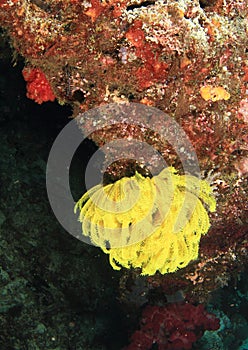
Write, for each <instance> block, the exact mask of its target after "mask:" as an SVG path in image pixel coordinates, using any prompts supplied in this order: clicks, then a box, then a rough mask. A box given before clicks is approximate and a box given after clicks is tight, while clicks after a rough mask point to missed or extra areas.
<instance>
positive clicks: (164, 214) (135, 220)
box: [74, 167, 216, 275]
mask: <svg viewBox="0 0 248 350" xmlns="http://www.w3.org/2000/svg"><path fill="white" fill-rule="evenodd" d="M99 186H100V187H101V185H98V186H95V187H93V188H92V189H91V190H90V191H88V192H87V193H86V194H84V195H83V196H82V198H81V199H80V200H79V201H78V203H77V204H76V205H75V208H74V211H77V210H79V211H80V216H79V220H80V221H81V222H82V228H83V234H84V235H86V236H89V237H90V238H91V240H92V242H93V243H94V244H97V245H98V246H100V247H101V248H102V250H103V251H104V252H105V253H106V254H109V260H110V264H111V266H112V267H113V268H114V269H116V270H120V268H121V266H123V267H125V268H131V267H132V268H140V269H141V274H143V275H153V274H155V273H156V272H157V271H159V272H160V273H163V274H164V273H169V272H174V271H176V270H177V269H179V268H183V267H185V266H187V265H188V264H189V262H190V261H191V260H193V259H196V258H197V256H198V248H199V242H200V238H201V235H204V234H206V233H207V231H208V229H209V227H210V221H209V217H208V212H207V210H206V208H205V207H204V204H205V205H207V206H208V207H209V210H210V211H214V210H215V207H216V201H215V198H214V196H213V193H212V189H211V187H210V185H209V184H208V183H207V182H206V181H204V180H200V179H198V178H196V177H194V176H191V175H182V176H181V175H178V174H177V172H176V170H175V169H174V168H173V167H170V168H166V169H164V170H163V171H162V172H161V173H160V174H158V175H157V176H154V177H153V178H149V177H146V178H145V177H143V176H142V175H141V174H139V173H138V172H136V173H135V175H134V176H132V177H131V178H122V179H120V180H118V181H116V182H115V183H113V184H110V185H107V186H106V187H105V191H104V193H105V194H107V196H109V198H110V199H111V200H113V206H110V207H108V208H107V207H106V210H105V209H104V203H105V202H104V200H103V199H102V195H103V192H100V191H102V190H101V189H100V187H99ZM136 190H138V192H137V193H138V195H137V193H136ZM123 194H124V195H123ZM93 199H94V201H93ZM123 201H125V205H122V202H123ZM99 203H101V205H100V207H99V206H98V204H99ZM127 204H128V205H127ZM111 208H112V209H111ZM178 220H179V221H178ZM177 222H179V224H180V225H179V231H178V232H177V231H176V232H175V231H174V227H175V225H176V223H177ZM106 242H108V245H109V246H110V248H108V249H107V248H106Z"/></svg>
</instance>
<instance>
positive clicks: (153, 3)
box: [127, 0, 155, 11]
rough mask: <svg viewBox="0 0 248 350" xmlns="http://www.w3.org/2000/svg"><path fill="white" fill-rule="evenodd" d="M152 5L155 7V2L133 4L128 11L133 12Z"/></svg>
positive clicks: (128, 7)
mask: <svg viewBox="0 0 248 350" xmlns="http://www.w3.org/2000/svg"><path fill="white" fill-rule="evenodd" d="M151 5H155V1H149V0H147V1H142V2H141V3H140V4H132V5H129V6H127V11H133V10H135V9H140V8H141V7H148V6H151Z"/></svg>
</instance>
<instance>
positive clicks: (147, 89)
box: [0, 0, 248, 350]
mask: <svg viewBox="0 0 248 350" xmlns="http://www.w3.org/2000/svg"><path fill="white" fill-rule="evenodd" d="M0 24H1V26H2V27H3V28H4V30H5V32H6V35H8V36H9V38H10V42H11V46H12V48H13V50H14V51H15V52H17V53H18V54H20V55H21V56H23V57H24V58H25V68H24V69H23V77H24V79H25V81H26V82H27V97H28V98H30V99H33V100H34V101H35V102H37V103H39V104H41V103H43V102H46V101H54V100H55V98H56V99H57V101H58V102H59V103H60V104H64V103H67V104H70V105H71V106H72V108H73V116H75V117H76V116H78V115H79V114H80V113H83V112H85V111H88V110H90V109H91V108H94V107H98V106H101V105H105V104H109V103H113V102H115V103H123V102H125V103H129V102H135V103H139V104H143V105H146V106H150V107H156V108H158V109H160V110H161V111H163V112H165V113H167V114H168V115H169V116H170V117H171V118H173V119H174V120H175V121H176V122H177V123H178V124H179V125H180V126H181V127H182V128H183V130H184V131H185V132H186V134H187V135H188V137H189V139H190V142H191V144H192V145H193V147H194V150H195V152H196V154H197V157H198V160H199V165H200V168H201V171H202V174H203V177H204V180H198V179H197V178H194V176H193V175H192V181H191V182H190V183H191V184H194V183H197V182H198V185H199V187H200V191H199V193H194V186H193V185H192V187H188V186H187V185H186V184H185V183H184V180H185V179H184V175H183V174H182V173H181V170H182V169H180V164H179V162H178V159H177V157H176V155H175V153H174V152H173V150H172V149H171V148H170V146H168V145H165V144H164V143H163V142H162V141H161V139H160V138H159V135H158V134H157V133H156V132H153V131H149V130H147V129H144V128H139V127H137V125H125V124H123V123H120V124H119V125H116V124H115V125H112V126H109V127H106V128H104V129H102V130H98V131H96V132H93V133H92V134H91V135H90V137H91V139H92V140H93V141H94V142H95V143H96V145H97V146H99V147H101V146H102V145H104V144H105V143H106V142H109V141H111V140H114V139H115V138H116V137H117V136H118V137H120V136H121V137H123V138H124V139H126V140H131V139H138V140H140V141H143V142H146V143H148V144H149V145H151V146H153V147H154V148H156V149H157V150H158V151H159V152H160V154H162V156H163V157H164V159H165V160H166V162H167V164H169V166H170V168H168V169H167V170H165V171H162V172H160V173H158V174H157V176H154V177H150V176H148V175H147V174H146V172H145V170H144V169H142V167H141V166H140V164H137V162H135V161H129V160H127V159H126V160H123V161H122V162H121V161H120V162H117V163H115V164H112V165H110V166H109V167H108V168H107V169H106V174H105V177H106V178H107V179H108V181H106V186H105V187H104V188H105V190H104V194H109V196H110V197H111V196H112V197H111V198H112V200H113V201H114V202H116V203H118V201H119V198H121V196H122V193H123V191H124V190H123V188H124V185H125V186H126V188H130V192H131V188H133V187H135V186H136V187H139V188H140V189H141V197H140V201H139V202H138V203H137V208H135V209H137V215H136V213H134V212H132V210H130V211H129V212H128V215H129V218H128V219H127V218H126V217H125V215H124V214H123V216H122V215H120V216H119V217H117V216H116V215H114V214H112V215H111V213H110V214H108V215H107V214H106V213H105V212H104V210H102V211H101V210H100V209H99V208H97V207H96V205H95V204H96V202H94V203H93V202H92V200H91V199H90V197H89V195H90V194H91V195H93V196H95V197H96V198H97V200H98V201H100V202H101V198H102V197H101V196H102V195H103V192H102V193H100V192H99V188H98V187H97V186H96V187H94V188H93V189H92V190H91V191H89V192H87V193H86V194H84V195H83V197H82V198H81V199H80V200H79V202H78V203H77V204H76V208H75V209H78V210H79V212H80V217H79V219H80V221H81V222H82V227H83V233H84V234H85V235H88V236H89V237H90V238H91V239H92V241H93V242H95V243H96V244H97V245H98V246H100V247H101V248H102V250H103V251H105V252H106V254H108V255H109V258H110V262H111V265H112V266H113V268H115V269H120V268H121V267H122V269H121V271H123V276H127V275H129V274H130V275H129V276H130V278H131V279H132V280H133V284H135V280H136V279H137V278H138V277H139V276H140V274H143V275H146V277H145V278H147V281H148V282H149V288H150V289H156V288H159V289H160V290H162V291H163V293H166V294H167V295H168V294H170V295H173V294H174V293H176V292H177V291H178V290H182V291H183V292H184V296H185V299H184V301H183V302H181V303H176V302H174V303H172V304H164V305H161V304H160V305H153V306H151V305H148V306H147V307H146V308H145V309H144V310H143V314H142V317H141V325H140V330H138V331H136V332H135V333H134V335H133V336H132V338H131V344H130V345H129V347H128V348H127V349H129V350H131V349H132V350H134V349H143V350H145V349H148V350H149V349H151V348H152V346H153V344H157V345H156V346H157V347H158V349H160V350H161V349H190V348H191V346H192V344H193V343H194V342H195V341H196V340H197V339H199V338H200V337H201V336H202V334H203V331H204V330H206V329H208V330H214V329H217V328H218V321H217V319H216V318H215V316H214V315H211V314H209V313H207V311H205V310H204V307H203V306H202V305H201V304H200V305H197V306H195V305H193V304H194V303H197V304H199V303H204V302H206V301H207V298H208V295H209V292H211V291H213V290H215V289H216V288H218V287H221V286H222V285H223V281H222V279H223V278H225V281H228V280H229V279H230V278H232V277H233V278H235V277H237V276H238V274H239V273H240V272H241V271H242V269H243V268H244V266H245V264H247V248H248V239H247V238H248V237H247V231H248V222H247V217H248V215H247V214H248V204H247V189H248V185H247V184H248V182H247V176H248V57H247V45H248V3H247V1H246V0H244V1H233V0H226V1H218V0H210V1H203V0H202V1H201V0H199V1H198V0H180V1H170V0H168V1H162V0H156V1H141V0H120V1H114V0H109V1H105V0H103V1H99V0H89V1H82V0H63V1H62V0H61V1H58V0H46V1H40V0H30V1H28V0H0ZM82 116H83V114H82ZM94 122H95V121H94V120H92V119H90V118H89V119H87V118H86V119H85V120H84V121H83V123H84V129H85V130H86V131H87V128H88V129H89V130H90V126H91V125H92V124H93V123H94ZM110 122H111V120H110ZM155 122H156V123H157V129H156V130H160V128H162V126H163V120H156V121H155ZM110 124H111V123H110ZM175 169H177V170H175ZM166 172H167V173H166ZM168 172H170V175H171V176H172V177H173V179H174V180H175V183H176V186H175V189H174V190H175V193H176V195H175V197H174V199H173V201H172V206H171V208H170V209H169V210H168V213H167V214H168V215H167V217H166V219H165V221H163V222H159V218H160V216H159V211H160V200H161V198H162V197H161V198H158V199H157V202H156V205H155V208H154V211H153V212H152V214H153V215H151V216H150V217H149V218H148V219H147V222H146V226H147V227H149V224H150V223H153V224H154V223H155V226H156V230H155V231H154V232H153V233H152V234H151V235H148V236H147V237H143V236H142V234H143V235H145V234H146V232H140V230H139V228H137V227H136V228H137V230H136V231H138V232H136V231H135V228H133V227H134V225H133V223H134V222H135V220H136V219H137V218H143V216H145V214H146V210H147V208H146V206H147V205H149V203H150V200H152V193H153V190H154V188H159V189H160V190H161V194H163V191H167V193H170V190H171V189H170V187H169V186H168V185H167V182H166V176H167V175H168ZM132 186H133V187H132ZM185 193H189V195H190V196H191V198H192V200H193V199H194V201H195V202H196V204H195V207H194V210H193V212H192V216H191V217H190V218H188V223H187V225H186V226H185V227H184V229H183V230H181V231H180V232H179V233H178V234H176V235H175V234H173V233H171V227H172V226H173V222H174V221H175V217H176V216H177V214H178V203H180V201H181V198H182V196H183V195H184V194H185ZM149 196H150V197H149ZM215 202H216V203H217V205H216V208H215ZM206 205H207V206H208V207H209V209H210V212H212V213H209V214H208V211H207V207H206ZM185 215H186V214H185ZM186 216H187V215H186ZM130 218H131V221H130ZM149 220H150V222H149ZM210 223H211V226H210ZM96 226H98V230H97V229H96ZM99 227H100V229H99ZM168 227H169V228H168ZM107 228H114V229H115V230H117V231H116V232H118V234H122V235H123V236H124V237H122V238H123V240H124V241H125V242H126V243H127V242H128V241H129V240H130V237H131V235H132V234H133V235H137V234H138V236H139V235H140V236H139V237H143V238H142V240H141V241H138V240H137V241H136V242H133V244H129V245H127V246H125V247H124V246H123V247H120V246H119V247H117V246H113V247H112V248H111V247H110V248H109V247H107V246H106V241H108V240H109V239H110V238H109V236H108V235H109V232H108V229H107ZM141 231H142V230H141ZM166 239H167V240H168V242H169V243H168V245H167V246H165V245H164V244H163V243H162V242H166ZM147 275H148V276H147ZM125 280H126V279H125V278H124V277H123V278H122V279H121V284H122V287H123V285H125ZM160 303H161V302H160Z"/></svg>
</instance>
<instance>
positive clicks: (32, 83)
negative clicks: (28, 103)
mask: <svg viewBox="0 0 248 350" xmlns="http://www.w3.org/2000/svg"><path fill="white" fill-rule="evenodd" d="M22 74H23V77H24V79H25V81H26V82H27V97H28V98H30V99H31V100H34V101H35V102H37V103H38V104H41V103H43V102H47V101H54V100H55V95H54V93H53V91H52V89H51V86H50V84H49V82H48V80H47V78H46V76H45V74H44V73H43V72H42V70H40V69H39V68H31V69H28V68H25V69H23V71H22Z"/></svg>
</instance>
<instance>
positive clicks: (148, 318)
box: [125, 303, 220, 350]
mask: <svg viewBox="0 0 248 350" xmlns="http://www.w3.org/2000/svg"><path fill="white" fill-rule="evenodd" d="M219 326H220V324H219V319H218V318H217V317H216V316H215V315H214V314H211V313H208V312H207V311H206V310H205V309H204V306H203V305H202V304H199V305H197V306H194V305H192V304H189V303H173V304H168V305H166V306H163V307H162V306H147V307H146V308H145V310H144V311H143V314H142V318H141V327H140V330H138V331H135V332H134V334H133V335H132V337H131V344H130V345H129V346H128V347H127V348H126V349H125V350H140V349H142V350H150V349H151V347H152V345H153V344H157V346H158V349H159V350H184V349H185V350H187V349H191V348H192V344H193V343H194V342H195V341H196V340H198V339H199V338H201V337H202V335H203V333H204V331H205V330H217V329H218V328H219Z"/></svg>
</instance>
